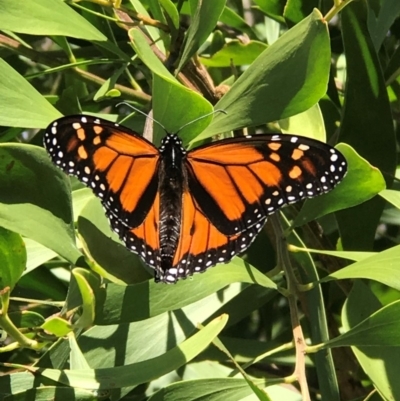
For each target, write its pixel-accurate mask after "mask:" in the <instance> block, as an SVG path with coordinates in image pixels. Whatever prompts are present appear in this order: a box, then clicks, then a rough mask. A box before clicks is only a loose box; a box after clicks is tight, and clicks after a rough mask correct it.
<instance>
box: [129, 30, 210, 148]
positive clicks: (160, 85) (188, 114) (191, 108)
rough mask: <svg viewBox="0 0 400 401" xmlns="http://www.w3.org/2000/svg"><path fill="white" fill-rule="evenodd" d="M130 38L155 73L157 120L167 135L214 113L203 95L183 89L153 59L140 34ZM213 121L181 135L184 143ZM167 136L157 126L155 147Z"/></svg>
mask: <svg viewBox="0 0 400 401" xmlns="http://www.w3.org/2000/svg"><path fill="white" fill-rule="evenodd" d="M129 35H130V37H131V40H132V46H133V47H134V49H135V51H136V52H137V54H138V56H139V57H140V59H141V60H142V61H143V62H144V63H145V64H146V65H147V66H148V67H149V69H150V70H151V71H152V72H153V77H154V82H153V108H154V118H155V119H156V120H157V121H160V122H161V123H163V125H164V126H165V128H166V129H167V131H168V132H177V130H179V129H180V128H182V126H183V125H184V124H186V123H188V122H191V121H193V120H195V119H196V118H198V117H202V116H204V115H206V114H208V113H211V112H212V110H213V108H212V105H211V104H210V103H209V102H208V101H207V100H205V99H204V98H203V97H202V96H201V95H200V94H198V93H196V92H193V91H191V90H190V89H188V88H186V87H184V86H183V85H181V84H180V83H179V82H178V81H177V80H176V79H175V78H174V77H173V76H172V75H171V74H170V73H169V71H168V70H167V69H166V68H165V66H164V65H163V64H162V63H161V61H160V60H159V59H158V58H157V57H156V56H155V55H154V53H153V51H152V49H151V48H150V46H149V45H148V43H147V42H146V40H145V38H144V36H143V33H142V32H141V31H139V30H137V29H131V30H130V31H129ZM171 99H173V101H171ZM177 104H181V105H185V107H177ZM211 119H212V117H211V116H209V117H207V118H203V119H201V120H199V121H198V122H196V123H195V124H193V125H190V131H189V129H184V130H183V131H182V133H181V135H180V136H181V137H182V140H183V141H184V142H185V143H187V142H188V141H189V140H190V139H191V138H193V137H194V136H195V135H197V134H198V133H199V132H201V131H202V130H204V128H205V127H206V126H207V125H208V124H209V123H210V121H211ZM189 135H190V136H189ZM164 136H165V132H164V130H163V129H161V128H160V127H159V126H158V124H156V125H155V126H154V138H155V140H154V142H155V143H156V144H157V143H160V141H161V138H163V137H164Z"/></svg>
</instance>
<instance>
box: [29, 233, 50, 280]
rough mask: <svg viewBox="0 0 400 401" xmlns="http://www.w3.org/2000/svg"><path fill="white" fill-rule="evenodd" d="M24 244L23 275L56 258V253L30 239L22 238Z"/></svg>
mask: <svg viewBox="0 0 400 401" xmlns="http://www.w3.org/2000/svg"><path fill="white" fill-rule="evenodd" d="M24 242H25V246H26V253H27V263H26V270H25V272H24V273H25V274H27V273H29V272H30V271H31V270H33V269H35V268H36V267H38V266H40V265H42V264H43V263H45V262H47V261H49V260H50V259H53V258H54V257H55V256H57V253H56V252H54V251H52V250H51V249H48V248H46V247H45V246H43V245H42V244H39V243H38V242H36V241H34V240H32V239H30V238H24Z"/></svg>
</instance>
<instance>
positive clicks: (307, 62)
mask: <svg viewBox="0 0 400 401" xmlns="http://www.w3.org/2000/svg"><path fill="white" fill-rule="evenodd" d="M321 18H322V16H321V14H320V13H319V12H318V11H316V10H315V11H314V12H313V13H312V14H311V15H310V16H309V17H307V18H306V19H304V20H303V21H302V22H300V23H299V24H298V25H296V26H295V27H293V28H292V29H290V30H289V31H288V32H286V33H285V34H284V35H282V36H281V37H280V38H279V39H278V40H277V41H276V42H274V43H273V44H272V45H271V46H269V47H268V48H267V49H266V50H265V51H264V52H263V53H262V54H261V55H260V56H259V57H258V58H257V59H256V61H255V62H254V63H253V64H252V65H251V66H250V67H249V68H248V69H247V70H246V71H245V72H244V73H243V75H241V76H240V77H239V79H238V80H237V81H236V82H235V83H234V84H233V85H232V87H231V89H230V90H229V91H228V93H227V94H226V95H224V96H223V97H222V99H221V100H220V101H219V102H218V103H217V104H216V105H215V109H222V110H225V111H226V112H227V114H226V115H225V114H222V113H219V114H216V115H214V119H213V121H212V123H211V124H210V125H209V127H208V128H207V129H206V130H205V131H204V132H203V133H202V134H201V135H200V136H199V137H198V138H197V139H201V138H207V137H210V136H212V135H215V134H218V133H221V132H226V131H230V130H234V129H237V128H243V127H251V126H256V125H261V124H265V123H267V122H270V121H274V120H280V119H283V118H286V117H289V116H292V115H294V114H298V113H301V112H302V111H305V110H307V109H309V108H310V107H311V106H312V105H314V104H315V103H316V102H317V101H318V100H319V99H320V98H321V97H322V96H323V95H324V94H325V92H326V88H327V82H328V77H329V69H330V51H329V37H328V31H327V27H326V23H325V22H324V21H323V20H322V19H321ZM294 71H295V73H294Z"/></svg>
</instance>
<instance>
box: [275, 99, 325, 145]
mask: <svg viewBox="0 0 400 401" xmlns="http://www.w3.org/2000/svg"><path fill="white" fill-rule="evenodd" d="M279 126H280V127H281V130H282V132H283V133H284V134H296V135H302V136H306V137H308V138H313V139H317V140H319V141H321V142H326V132H325V123H324V119H323V117H322V113H321V109H320V107H319V105H318V103H317V104H315V105H314V106H312V107H310V108H309V109H308V110H306V111H303V112H302V113H299V114H296V115H294V116H291V117H288V118H285V119H283V120H279Z"/></svg>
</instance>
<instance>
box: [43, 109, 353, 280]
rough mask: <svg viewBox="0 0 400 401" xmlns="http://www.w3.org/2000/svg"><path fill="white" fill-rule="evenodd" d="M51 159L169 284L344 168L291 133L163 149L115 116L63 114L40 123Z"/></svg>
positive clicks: (232, 249)
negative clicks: (84, 187)
mask: <svg viewBox="0 0 400 401" xmlns="http://www.w3.org/2000/svg"><path fill="white" fill-rule="evenodd" d="M44 145H45V147H46V149H47V151H48V152H49V154H50V156H51V158H52V160H53V162H54V163H55V164H56V165H58V166H59V167H60V168H61V169H63V170H64V171H65V172H66V173H67V174H70V175H75V176H77V177H78V179H79V180H81V181H82V182H83V183H84V184H85V185H87V186H89V187H90V188H92V190H93V192H94V193H95V194H96V195H97V196H98V197H99V198H100V200H101V202H102V204H103V206H104V209H105V212H106V214H107V217H108V218H109V221H110V224H111V227H112V229H113V230H114V231H115V232H116V233H117V234H118V236H119V237H120V238H121V240H122V241H124V243H125V245H126V247H127V248H128V249H129V250H130V251H132V252H134V253H136V254H138V255H139V256H140V257H141V259H142V260H143V261H144V262H145V263H146V264H148V265H149V266H150V267H152V268H153V269H154V270H155V280H156V281H161V282H165V283H175V282H176V281H177V280H179V279H180V278H185V277H187V276H190V275H192V274H193V273H195V272H202V271H205V270H206V269H208V268H209V267H211V266H214V265H215V264H217V263H225V262H228V261H229V260H231V259H232V258H233V257H234V256H236V255H238V254H239V253H242V252H244V251H245V250H246V249H247V248H248V247H249V246H250V244H251V243H252V242H253V240H254V239H255V237H256V235H257V234H258V233H259V232H260V230H261V229H262V227H263V226H264V224H265V222H266V220H267V217H268V215H270V214H272V213H274V212H275V211H276V210H278V209H279V208H281V207H282V206H284V205H287V204H290V203H294V202H297V201H299V200H301V199H305V198H312V197H315V196H317V195H319V194H322V193H325V192H328V191H330V190H331V189H332V188H333V187H334V186H335V185H336V184H337V183H338V182H340V181H341V179H342V178H343V177H344V175H345V173H346V161H345V159H344V157H343V156H342V155H341V153H340V152H338V151H337V150H336V149H334V148H333V147H331V146H329V145H326V144H324V143H322V142H319V141H315V140H312V139H308V138H303V137H298V136H294V135H281V134H262V135H255V136H254V137H240V138H229V139H224V140H222V141H217V142H213V143H211V144H207V145H203V146H200V147H198V148H195V149H193V150H190V151H186V150H185V149H184V148H183V146H182V142H181V140H180V138H179V137H178V136H177V135H174V134H167V135H166V137H165V138H164V139H163V141H162V143H161V146H160V148H156V147H155V146H154V145H153V144H152V143H150V142H149V141H147V140H145V139H144V138H142V137H140V136H139V135H138V134H136V133H135V132H133V131H131V130H129V129H128V128H125V127H120V126H119V125H118V124H114V123H111V122H109V121H106V120H101V119H98V118H94V117H91V116H86V115H83V116H68V117H63V118H61V119H59V120H56V121H55V122H53V123H52V124H50V126H49V127H48V128H47V130H46V132H45V136H44Z"/></svg>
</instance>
